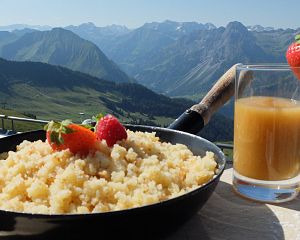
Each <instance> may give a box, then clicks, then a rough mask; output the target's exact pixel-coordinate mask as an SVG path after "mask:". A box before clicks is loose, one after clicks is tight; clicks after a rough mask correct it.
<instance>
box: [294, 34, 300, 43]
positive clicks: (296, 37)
mask: <svg viewBox="0 0 300 240" xmlns="http://www.w3.org/2000/svg"><path fill="white" fill-rule="evenodd" d="M295 42H296V43H300V34H297V35H296V36H295Z"/></svg>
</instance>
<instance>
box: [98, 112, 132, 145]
mask: <svg viewBox="0 0 300 240" xmlns="http://www.w3.org/2000/svg"><path fill="white" fill-rule="evenodd" d="M95 133H96V135H97V138H98V139H99V140H103V139H105V140H106V144H107V146H109V147H112V146H113V145H114V144H115V143H116V142H117V141H119V140H122V139H127V132H126V129H125V128H124V126H123V125H122V124H121V123H120V122H119V120H118V119H117V118H115V117H114V116H112V115H106V116H105V117H103V118H101V119H100V120H99V121H98V122H97V124H96V128H95Z"/></svg>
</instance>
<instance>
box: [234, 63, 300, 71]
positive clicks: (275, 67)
mask: <svg viewBox="0 0 300 240" xmlns="http://www.w3.org/2000/svg"><path fill="white" fill-rule="evenodd" d="M236 69H237V70H239V71H241V70H252V71H291V70H292V68H291V67H290V65H288V64H287V63H255V64H242V63H239V64H237V66H236ZM293 69H299V70H300V67H293Z"/></svg>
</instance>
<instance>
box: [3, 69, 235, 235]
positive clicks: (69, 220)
mask: <svg viewBox="0 0 300 240" xmlns="http://www.w3.org/2000/svg"><path fill="white" fill-rule="evenodd" d="M234 71H235V67H232V68H231V69H230V70H229V71H228V72H227V73H226V74H225V75H223V76H222V77H221V79H220V80H219V81H218V82H217V84H216V85H215V86H214V87H213V88H212V90H211V91H210V92H209V93H208V94H207V96H206V97H205V98H204V99H203V100H202V101H201V103H200V104H197V105H194V106H193V107H192V108H191V109H189V110H187V111H186V112H185V113H183V114H182V115H181V116H180V117H179V118H178V119H177V120H175V121H174V123H172V124H171V125H170V127H169V129H167V128H158V127H149V126H135V125H127V126H126V127H127V128H128V129H130V130H139V131H147V132H153V131H155V132H156V133H157V135H158V136H159V137H160V139H161V140H162V141H167V142H171V143H173V144H174V143H182V144H185V145H187V146H188V148H189V149H190V150H191V151H192V152H193V153H194V154H196V155H202V156H203V155H205V152H206V151H212V152H214V153H215V156H216V161H217V163H218V169H217V171H216V175H215V177H214V178H213V179H212V180H211V181H209V182H208V183H206V184H205V185H203V186H200V187H198V188H197V189H196V190H194V191H192V192H189V193H187V194H184V195H182V196H179V197H176V198H173V199H170V200H166V201H163V202H160V203H156V204H152V205H148V206H144V207H139V208H133V209H127V210H121V211H115V212H106V213H97V214H78V215H43V214H28V213H17V212H9V211H0V238H1V237H2V238H4V239H16V238H21V239H23V238H28V239H34V238H40V239H60V238H64V239H74V238H76V239H87V237H88V236H89V237H93V239H94V238H95V239H101V238H104V237H105V238H107V237H109V238H110V239H113V238H121V237H122V239H129V238H135V239H156V238H158V237H161V234H167V233H168V232H169V231H173V230H174V229H176V228H177V227H178V226H179V225H180V224H182V223H183V222H184V221H186V220H187V219H188V218H190V217H191V216H192V215H193V214H195V213H196V212H197V210H199V209H200V208H201V207H202V206H203V205H204V203H205V202H206V201H207V200H208V198H209V197H210V195H211V194H212V192H213V191H214V189H215V187H216V185H217V183H218V182H219V179H220V176H221V174H222V172H223V171H224V168H225V157H224V154H223V153H222V151H221V150H220V149H219V148H218V147H217V146H216V145H214V144H213V143H211V142H209V141H207V140H205V139H203V138H201V137H198V136H195V135H192V134H189V133H185V132H190V133H196V132H198V131H199V130H200V129H201V128H202V127H203V126H204V125H205V124H207V123H208V121H209V118H210V116H211V115H212V114H213V113H214V112H215V111H216V110H217V109H218V107H220V106H221V105H223V104H224V103H225V102H226V101H227V100H228V99H229V98H230V97H231V95H232V94H233V92H234V76H235V74H234ZM224 127H226V126H224ZM172 128H173V129H172ZM174 129H179V130H182V131H177V130H174ZM183 131H185V132H183ZM25 139H26V140H29V141H34V140H38V139H42V140H44V139H45V132H44V131H42V130H39V131H32V132H26V133H22V134H17V135H12V136H9V137H5V138H2V139H0V153H1V152H7V151H9V150H15V147H16V145H18V144H19V143H21V142H22V141H23V140H25ZM91 239H92V238H91Z"/></svg>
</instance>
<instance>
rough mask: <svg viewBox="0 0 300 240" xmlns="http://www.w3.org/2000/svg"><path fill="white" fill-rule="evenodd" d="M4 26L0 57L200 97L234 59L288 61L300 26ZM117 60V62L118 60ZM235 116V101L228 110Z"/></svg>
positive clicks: (164, 91) (255, 61) (228, 114)
mask: <svg viewBox="0 0 300 240" xmlns="http://www.w3.org/2000/svg"><path fill="white" fill-rule="evenodd" d="M26 27H29V28H25V29H20V28H19V29H15V30H12V31H11V32H8V31H0V57H3V58H6V59H10V60H17V61H39V62H45V63H50V64H53V65H60V66H64V67H68V68H70V69H73V70H76V71H81V72H84V73H88V74H90V75H92V76H96V77H98V78H102V79H106V80H110V81H114V82H137V83H140V84H142V85H144V86H145V87H147V88H150V89H152V90H154V91H155V92H158V93H163V94H165V95H168V96H172V97H187V98H191V99H194V100H196V101H198V100H199V99H201V98H202V97H203V95H204V94H205V93H206V92H207V91H208V90H209V89H210V88H211V87H212V85H213V84H214V82H215V81H216V80H217V79H218V78H219V77H220V76H221V75H222V74H223V73H224V72H225V71H226V70H227V69H228V68H229V67H231V66H232V65H233V64H235V63H238V62H242V63H267V62H268V63H275V62H285V57H284V55H285V54H284V53H285V50H286V48H287V46H288V45H289V44H290V42H292V40H293V38H294V36H295V34H296V33H297V32H299V30H300V29H274V28H270V27H263V26H259V25H257V26H247V27H246V26H244V25H243V24H242V23H240V22H230V23H229V24H228V25H227V26H225V27H216V26H214V25H213V24H210V23H207V24H201V23H196V22H174V21H169V20H167V21H164V22H152V23H146V24H144V25H143V26H141V27H139V28H136V29H128V28H127V27H125V26H118V25H111V26H107V27H97V26H95V25H94V24H93V23H85V24H81V25H79V26H72V25H71V26H67V27H65V28H64V29H63V28H54V29H52V30H48V31H39V30H37V29H38V28H37V27H36V28H35V29H32V28H30V26H26ZM117 65H118V66H117ZM222 111H223V113H225V114H226V115H227V116H229V117H232V104H229V105H226V107H225V110H222Z"/></svg>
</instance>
